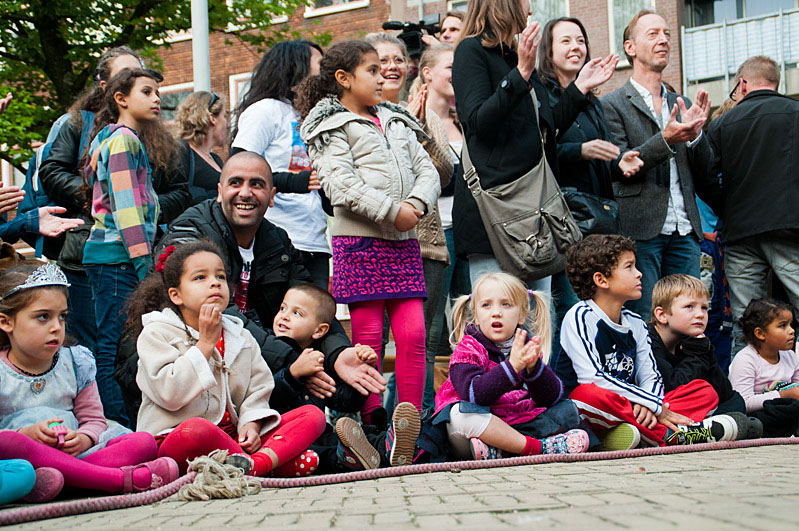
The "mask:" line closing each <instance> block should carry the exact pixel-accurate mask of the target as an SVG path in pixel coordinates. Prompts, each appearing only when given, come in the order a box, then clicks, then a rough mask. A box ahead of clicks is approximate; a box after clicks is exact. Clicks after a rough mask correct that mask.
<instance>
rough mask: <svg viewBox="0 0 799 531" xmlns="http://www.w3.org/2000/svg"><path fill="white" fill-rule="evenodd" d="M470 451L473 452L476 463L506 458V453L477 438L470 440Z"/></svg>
mask: <svg viewBox="0 0 799 531" xmlns="http://www.w3.org/2000/svg"><path fill="white" fill-rule="evenodd" d="M469 449H470V450H471V451H472V459H474V460H475V461H486V460H491V459H503V458H504V457H505V452H503V451H502V450H500V449H499V448H495V447H493V446H488V445H487V444H486V443H484V442H483V441H481V440H480V439H477V438H474V439H469Z"/></svg>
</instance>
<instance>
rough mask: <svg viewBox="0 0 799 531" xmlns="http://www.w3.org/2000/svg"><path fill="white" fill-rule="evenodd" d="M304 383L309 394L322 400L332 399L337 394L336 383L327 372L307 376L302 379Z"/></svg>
mask: <svg viewBox="0 0 799 531" xmlns="http://www.w3.org/2000/svg"><path fill="white" fill-rule="evenodd" d="M302 383H303V385H304V386H305V388H306V389H307V390H308V392H309V393H311V394H312V395H314V396H315V397H316V398H321V399H322V400H324V399H325V398H330V397H331V396H333V393H335V392H336V381H335V380H333V378H331V377H330V376H329V375H328V374H327V373H326V372H325V371H319V372H317V373H314V374H311V375H310V376H306V377H305V378H303V379H302Z"/></svg>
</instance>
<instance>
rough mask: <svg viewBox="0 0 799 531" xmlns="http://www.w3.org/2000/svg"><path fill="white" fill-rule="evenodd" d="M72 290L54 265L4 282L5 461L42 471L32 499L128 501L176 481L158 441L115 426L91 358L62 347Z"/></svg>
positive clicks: (8, 274)
mask: <svg viewBox="0 0 799 531" xmlns="http://www.w3.org/2000/svg"><path fill="white" fill-rule="evenodd" d="M68 286H69V283H68V282H67V277H66V276H65V275H64V273H63V271H61V269H59V268H58V267H57V266H55V265H52V264H46V265H42V266H40V267H36V266H35V265H21V266H17V267H15V268H12V269H9V270H7V271H4V272H3V273H2V275H0V459H24V460H26V461H28V462H30V464H31V465H33V467H34V468H35V469H36V483H35V485H34V486H33V490H32V491H31V492H30V493H29V494H27V496H25V498H23V501H30V502H45V501H49V500H51V499H53V498H54V497H56V496H57V495H58V494H59V493H60V492H61V490H62V488H63V487H64V486H67V487H72V488H76V489H85V490H91V491H103V492H107V493H111V494H120V493H126V492H136V491H143V490H148V489H151V488H155V487H159V486H162V485H166V484H167V483H169V482H171V481H174V480H175V479H177V477H178V466H177V464H176V463H175V461H173V460H172V459H170V458H168V457H165V458H162V459H156V453H157V451H158V448H157V447H156V444H155V440H154V439H153V436H152V435H150V434H149V433H131V432H130V430H128V429H126V428H124V427H122V426H120V425H119V424H116V423H114V424H112V425H111V426H108V424H107V423H106V420H105V416H104V415H103V405H102V403H101V402H100V394H99V392H98V390H97V382H96V381H95V376H96V374H97V368H96V367H95V364H94V358H93V357H92V353H91V352H89V350H88V349H86V348H85V347H81V346H74V347H65V346H63V345H64V337H65V333H66V332H65V326H64V325H65V320H66V315H67V287H68ZM140 463H144V464H140ZM3 491H5V488H4V489H3Z"/></svg>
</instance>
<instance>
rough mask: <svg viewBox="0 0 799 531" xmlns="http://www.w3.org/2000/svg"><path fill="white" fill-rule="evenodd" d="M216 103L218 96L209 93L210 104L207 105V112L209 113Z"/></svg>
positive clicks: (214, 93)
mask: <svg viewBox="0 0 799 531" xmlns="http://www.w3.org/2000/svg"><path fill="white" fill-rule="evenodd" d="M218 101H219V94H217V93H216V92H212V93H211V103H209V104H208V110H209V111H210V110H211V107H213V106H214V103H216V102H218Z"/></svg>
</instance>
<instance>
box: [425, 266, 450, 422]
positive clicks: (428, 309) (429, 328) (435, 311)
mask: <svg viewBox="0 0 799 531" xmlns="http://www.w3.org/2000/svg"><path fill="white" fill-rule="evenodd" d="M422 266H423V267H424V285H425V288H426V289H427V299H426V300H425V301H424V329H425V330H426V333H425V340H424V346H425V348H424V351H425V377H424V398H423V399H422V409H430V408H432V407H433V402H434V401H435V395H436V393H435V391H434V390H433V367H434V366H435V364H436V347H437V346H438V340H439V338H440V337H441V327H440V326H438V325H436V326H433V322H436V323H440V322H441V319H440V318H439V317H440V316H441V315H443V313H444V306H443V301H442V299H441V292H442V287H443V284H444V271H445V270H446V268H447V264H446V262H442V261H440V260H431V259H430V258H422Z"/></svg>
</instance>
